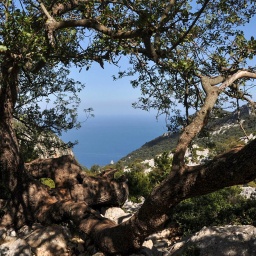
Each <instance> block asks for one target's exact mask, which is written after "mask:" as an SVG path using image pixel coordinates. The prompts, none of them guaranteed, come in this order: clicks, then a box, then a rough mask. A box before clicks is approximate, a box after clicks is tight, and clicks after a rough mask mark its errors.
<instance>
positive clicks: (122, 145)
mask: <svg viewBox="0 0 256 256" xmlns="http://www.w3.org/2000/svg"><path fill="white" fill-rule="evenodd" d="M165 132H167V128H166V124H165V120H164V118H159V119H158V120H156V118H155V117H154V116H152V115H126V116H123V115H114V116H106V115H105V116H96V117H93V118H89V119H88V120H87V121H86V122H84V123H83V124H82V127H81V128H80V129H78V130H71V131H69V132H67V133H64V134H63V135H62V137H61V138H62V139H63V140H64V141H65V142H67V141H75V140H77V141H78V144H77V145H75V146H74V148H73V149H72V150H73V152H74V154H75V157H76V159H77V160H78V162H79V163H80V164H81V165H83V166H85V167H87V168H88V169H90V168H91V167H92V166H93V165H99V166H105V165H108V164H110V163H111V162H114V163H116V162H117V161H119V160H120V159H121V158H123V157H125V156H126V155H128V154H129V153H131V152H132V151H134V150H136V149H138V148H140V147H141V146H142V145H144V144H145V143H146V142H149V141H151V140H153V139H155V138H156V137H159V136H161V135H162V134H163V133H165Z"/></svg>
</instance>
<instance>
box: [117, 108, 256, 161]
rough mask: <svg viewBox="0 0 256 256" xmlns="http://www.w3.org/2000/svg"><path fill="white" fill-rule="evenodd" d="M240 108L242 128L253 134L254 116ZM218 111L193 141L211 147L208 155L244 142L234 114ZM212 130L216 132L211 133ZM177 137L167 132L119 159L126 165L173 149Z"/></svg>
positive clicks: (175, 134)
mask: <svg viewBox="0 0 256 256" xmlns="http://www.w3.org/2000/svg"><path fill="white" fill-rule="evenodd" d="M242 109H243V111H242V112H241V117H240V118H241V119H242V120H244V122H243V128H244V129H245V131H246V133H247V134H248V135H249V134H253V135H255V133H256V116H255V115H249V114H248V112H247V111H246V109H247V107H246V106H243V107H242ZM219 112H221V114H219V115H218V118H213V119H211V120H210V122H209V124H208V125H207V127H206V128H205V129H204V130H203V131H202V132H201V133H200V134H199V135H198V137H197V138H195V140H194V143H195V144H197V145H198V146H199V147H200V148H201V149H203V148H209V149H211V155H210V157H213V156H215V155H216V154H220V153H223V152H225V151H227V150H229V149H231V148H232V147H234V146H237V145H238V144H240V145H241V144H244V142H243V141H241V140H240V138H241V137H245V134H244V132H243V131H242V129H241V128H240V126H239V124H238V123H237V119H236V118H235V114H234V113H233V112H227V111H220V110H219ZM227 125H229V126H227ZM223 126H227V127H226V128H224V129H222V130H221V132H216V131H220V129H221V128H222V127H223ZM214 131H215V132H216V133H213V132H214ZM178 138H179V133H174V134H171V133H167V134H165V135H163V136H160V137H158V138H156V139H153V140H152V141H150V142H147V143H145V144H144V145H143V146H142V147H141V148H139V149H137V150H135V151H133V152H131V153H130V154H128V155H127V156H125V157H124V158H122V159H121V160H122V161H123V162H124V163H125V164H126V165H128V164H130V163H132V162H133V161H136V160H138V159H142V161H143V160H146V159H153V158H154V157H155V156H156V155H160V154H162V153H163V152H165V151H174V149H175V147H176V144H177V142H178Z"/></svg>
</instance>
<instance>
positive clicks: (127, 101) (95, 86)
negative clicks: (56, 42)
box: [72, 63, 155, 117]
mask: <svg viewBox="0 0 256 256" xmlns="http://www.w3.org/2000/svg"><path fill="white" fill-rule="evenodd" d="M118 71H119V68H118V67H116V66H114V65H110V64H107V63H106V64H105V67H104V69H102V68H101V67H100V65H99V64H98V63H94V64H93V66H92V67H91V68H90V69H89V70H88V71H85V69H82V70H81V72H80V73H79V72H78V71H77V70H73V71H72V76H73V77H74V78H75V79H77V80H79V81H81V82H83V83H85V88H84V89H83V92H82V93H81V94H80V97H81V100H82V103H81V108H82V109H85V108H89V107H92V108H93V109H94V114H95V116H96V117H97V116H100V115H104V116H106V115H123V114H126V115H141V114H143V115H148V113H147V112H146V111H142V110H140V109H134V108H133V107H132V103H133V102H135V101H137V99H138V98H139V96H140V90H139V89H138V88H136V89H134V88H133V87H132V86H131V84H130V80H131V79H132V78H131V77H128V78H127V77H126V78H122V79H118V80H115V81H114V80H113V77H112V76H113V75H117V73H118ZM153 112H154V111H152V113H151V115H152V116H153V115H154V116H155V114H153Z"/></svg>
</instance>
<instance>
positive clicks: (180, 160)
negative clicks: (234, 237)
mask: <svg viewBox="0 0 256 256" xmlns="http://www.w3.org/2000/svg"><path fill="white" fill-rule="evenodd" d="M13 63H14V62H11V61H6V63H5V65H4V67H2V70H1V72H2V77H1V87H0V116H1V119H0V138H1V139H0V173H1V185H2V186H3V185H4V186H5V187H7V188H8V189H9V194H8V196H7V197H6V198H5V199H6V200H7V201H8V202H7V206H6V214H5V215H4V217H2V218H1V221H0V224H2V225H6V226H8V225H14V226H15V227H17V228H18V227H20V226H21V225H23V224H25V223H27V224H31V223H33V222H34V221H38V222H41V223H44V224H48V223H52V222H60V221H66V220H72V221H73V223H74V224H75V225H76V226H77V227H78V228H79V229H80V230H81V231H82V232H84V233H86V234H88V235H90V236H91V237H92V238H93V239H94V241H95V244H96V245H97V246H98V247H99V248H100V249H101V250H102V251H104V252H107V253H110V254H124V255H127V253H129V252H132V251H134V250H136V249H139V248H140V246H141V245H142V243H143V241H144V239H145V238H146V237H147V236H148V235H150V234H152V233H154V232H155V231H158V230H160V229H161V228H162V227H163V225H164V224H165V222H166V221H167V220H168V218H169V213H170V211H171V210H172V209H173V207H174V206H175V205H177V204H178V203H179V202H180V201H182V200H184V199H186V198H189V197H194V196H198V195H203V194H206V193H210V192H213V191H216V190H218V189H221V188H224V187H227V186H231V185H235V184H243V183H246V182H248V181H251V180H253V179H255V178H256V171H255V170H256V157H255V151H256V140H254V141H252V142H251V143H250V144H248V145H246V146H245V147H243V148H236V149H234V150H232V151H230V152H228V153H226V154H223V155H221V156H219V157H216V158H215V159H213V160H212V161H210V162H209V163H208V164H205V165H201V166H195V167H188V166H186V165H185V164H184V154H185V149H186V147H187V145H188V144H189V143H190V142H191V140H192V139H193V137H194V136H195V135H196V134H197V133H198V132H199V131H200V129H202V127H203V126H204V125H205V123H206V120H207V117H208V115H209V113H210V111H211V108H212V107H213V105H214V103H215V101H216V99H217V96H218V94H219V93H220V90H219V89H218V88H215V87H214V85H215V83H217V82H218V83H219V82H220V81H217V82H216V81H213V80H211V79H203V78H202V83H203V85H204V86H205V91H206V94H207V99H206V101H205V105H204V106H203V108H202V110H201V111H199V112H198V114H197V116H196V117H195V120H194V122H193V123H192V124H191V126H190V127H189V128H187V129H185V130H184V132H183V134H182V135H181V140H180V142H179V144H178V146H177V151H176V154H175V156H174V163H173V170H172V172H171V173H170V175H169V177H168V178H167V179H166V180H164V181H163V182H162V183H161V184H160V185H159V186H157V187H156V188H155V189H154V190H153V191H152V193H151V194H150V196H149V197H148V198H147V199H146V201H145V203H144V204H143V205H142V207H141V209H140V210H139V211H138V212H137V213H136V214H135V215H134V216H133V217H132V218H131V219H129V220H128V221H126V222H124V223H122V224H120V225H116V224H115V223H113V222H112V221H110V220H107V219H105V218H103V217H102V216H100V215H99V214H98V213H97V212H96V211H94V210H92V209H91V207H90V206H95V205H102V204H105V203H106V204H113V205H115V204H117V205H119V204H122V203H123V202H124V201H125V199H126V197H127V187H126V185H125V180H122V179H121V180H119V181H118V180H115V179H113V173H112V172H107V173H105V174H103V175H102V177H97V178H92V177H88V176H87V175H85V173H84V172H83V170H82V169H81V167H80V166H79V165H78V164H77V163H76V161H75V160H74V159H72V158H70V157H68V156H66V157H62V158H59V159H47V160H36V161H34V162H32V163H30V164H26V169H27V171H26V170H25V169H24V164H23V162H22V159H21V157H20V153H19V147H18V142H17V139H16V135H15V132H14V130H13V126H12V118H13V108H14V105H15V102H16V98H17V79H18V68H17V67H15V65H14V64H13ZM221 80H223V79H222V78H221ZM219 88H220V87H219ZM40 177H51V178H52V179H54V181H55V183H56V186H57V187H56V189H52V190H51V189H49V188H47V187H46V186H44V185H42V184H41V183H40V182H39V181H38V180H37V179H38V178H40ZM35 178H37V179H35ZM1 191H2V190H1ZM1 196H2V195H1Z"/></svg>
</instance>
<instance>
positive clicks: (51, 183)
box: [40, 178, 55, 188]
mask: <svg viewBox="0 0 256 256" xmlns="http://www.w3.org/2000/svg"><path fill="white" fill-rule="evenodd" d="M40 182H41V183H42V184H44V185H46V186H48V187H49V188H55V182H54V181H53V180H52V179H50V178H41V179H40Z"/></svg>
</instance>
